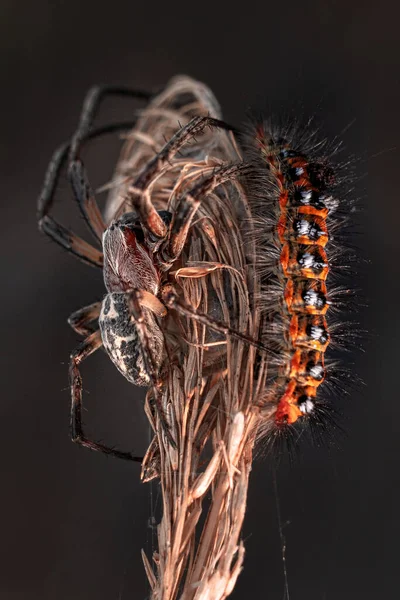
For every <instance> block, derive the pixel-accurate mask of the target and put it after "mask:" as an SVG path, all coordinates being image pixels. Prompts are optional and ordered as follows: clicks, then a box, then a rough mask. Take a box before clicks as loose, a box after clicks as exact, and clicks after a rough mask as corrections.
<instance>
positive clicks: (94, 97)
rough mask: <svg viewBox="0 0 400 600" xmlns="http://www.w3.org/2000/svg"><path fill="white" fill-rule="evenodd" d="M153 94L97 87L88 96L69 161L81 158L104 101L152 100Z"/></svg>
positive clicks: (124, 88)
mask: <svg viewBox="0 0 400 600" xmlns="http://www.w3.org/2000/svg"><path fill="white" fill-rule="evenodd" d="M152 95H153V94H151V93H150V92H145V91H143V90H134V89H132V88H128V87H121V86H115V85H95V86H93V87H92V88H90V90H89V91H88V93H87V94H86V97H85V100H84V101H83V106H82V110H81V116H80V118H79V125H78V128H77V130H76V132H75V134H74V136H73V138H72V142H71V148H70V153H69V161H70V162H73V161H74V160H75V159H76V158H78V156H79V152H80V149H81V145H82V143H83V142H84V141H85V140H86V138H87V137H88V135H89V133H90V131H91V128H92V125H93V121H94V119H95V118H96V115H97V113H98V112H99V109H100V106H101V104H102V102H103V100H104V99H105V98H107V97H109V96H127V97H128V98H139V99H142V100H150V98H151V97H152Z"/></svg>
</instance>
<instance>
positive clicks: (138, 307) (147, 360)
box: [129, 290, 176, 448]
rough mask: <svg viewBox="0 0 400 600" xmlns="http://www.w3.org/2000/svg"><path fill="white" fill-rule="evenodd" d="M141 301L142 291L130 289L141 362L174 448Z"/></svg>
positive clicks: (174, 444) (130, 302) (130, 303)
mask: <svg viewBox="0 0 400 600" xmlns="http://www.w3.org/2000/svg"><path fill="white" fill-rule="evenodd" d="M142 303H143V298H142V292H141V291H140V290H133V291H131V292H130V294H129V308H130V311H131V314H132V319H133V320H134V323H135V326H136V329H137V332H138V335H139V339H140V349H141V352H142V357H143V362H144V365H145V368H146V373H147V375H148V377H149V379H150V387H151V388H152V392H153V396H154V399H153V402H154V405H155V408H156V410H157V413H158V416H159V418H160V423H161V426H162V428H163V430H164V432H165V435H166V437H167V438H168V441H169V443H170V444H171V446H172V447H173V448H176V442H175V440H174V438H173V437H172V434H171V429H170V426H169V424H168V420H167V417H166V415H165V412H164V408H163V406H162V402H161V395H162V390H161V385H160V380H159V378H158V377H157V370H156V368H155V367H154V361H153V358H152V355H151V352H150V344H149V338H148V334H147V329H146V324H145V319H144V314H143V309H142Z"/></svg>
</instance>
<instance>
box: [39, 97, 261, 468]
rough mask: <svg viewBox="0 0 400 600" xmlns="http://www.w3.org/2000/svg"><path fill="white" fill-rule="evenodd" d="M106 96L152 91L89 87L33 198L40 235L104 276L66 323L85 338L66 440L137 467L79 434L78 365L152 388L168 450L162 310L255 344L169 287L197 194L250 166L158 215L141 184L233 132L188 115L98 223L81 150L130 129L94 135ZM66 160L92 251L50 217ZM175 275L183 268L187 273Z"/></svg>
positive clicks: (216, 173)
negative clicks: (91, 298) (101, 361)
mask: <svg viewBox="0 0 400 600" xmlns="http://www.w3.org/2000/svg"><path fill="white" fill-rule="evenodd" d="M107 96H129V97H133V98H139V99H144V100H149V99H151V95H150V94H148V93H146V92H143V91H137V90H132V89H129V88H120V87H118V88H117V87H113V86H107V87H94V88H92V89H91V90H90V91H89V93H88V94H87V96H86V99H85V102H84V104H83V108H82V113H81V117H80V122H79V125H78V129H77V131H76V133H75V135H74V136H73V137H72V140H71V142H69V143H66V144H64V145H63V146H61V147H60V148H59V149H58V150H57V151H56V152H55V153H54V155H53V157H52V159H51V161H50V164H49V166H48V169H47V173H46V176H45V181H44V185H43V189H42V192H41V194H40V197H39V201H38V221H39V228H40V230H41V231H42V232H43V233H45V234H46V235H48V236H49V237H50V238H51V239H52V240H53V241H54V242H56V243H57V244H59V245H60V246H62V247H63V248H65V249H66V250H67V251H69V252H71V253H72V254H74V255H75V256H76V257H78V258H79V259H80V260H82V261H84V262H85V263H87V264H89V265H92V266H95V267H97V268H99V269H102V270H103V276H104V283H105V287H106V291H107V293H106V295H105V297H104V299H103V300H102V301H100V302H95V303H93V304H90V305H89V306H86V307H84V308H82V309H80V310H78V311H76V312H74V313H73V314H72V315H71V316H70V317H69V319H68V322H69V324H70V326H71V327H72V328H73V329H74V330H75V331H76V332H77V333H78V334H80V335H84V336H86V337H85V339H84V341H83V342H82V343H81V344H80V345H79V346H78V347H77V348H76V349H75V350H74V351H73V352H72V354H71V357H70V365H69V378H70V387H71V413H70V434H71V438H72V440H73V441H74V442H77V443H78V444H81V445H82V446H84V447H87V448H90V449H92V450H96V451H100V452H103V453H106V454H109V455H112V456H116V457H119V458H123V459H128V460H134V461H141V460H142V459H141V458H139V457H136V456H133V455H132V454H131V453H129V452H122V451H119V450H116V449H115V448H111V447H109V446H106V445H104V444H101V443H98V442H94V441H92V440H90V439H89V438H88V437H87V436H86V435H85V433H84V431H83V427H82V415H81V411H82V378H81V375H80V372H79V365H80V363H81V362H82V361H83V360H85V359H86V358H88V357H89V356H90V355H91V354H93V353H94V352H95V351H96V350H98V349H99V348H101V347H104V349H105V351H106V352H107V354H108V356H109V357H110V359H111V360H112V362H113V363H114V365H115V366H116V367H117V369H118V370H119V371H120V372H121V373H122V374H123V375H124V377H125V378H126V379H127V380H128V381H130V382H131V383H133V384H136V385H146V386H149V387H150V388H151V389H152V394H153V403H154V405H155V408H156V410H157V412H158V415H159V418H160V422H161V425H162V427H163V429H164V431H165V434H166V436H167V438H168V440H169V442H170V444H171V445H173V446H175V445H176V444H175V441H174V440H173V438H172V435H171V433H170V429H169V426H168V422H167V420H166V417H165V415H164V411H163V408H162V404H161V386H162V376H161V373H162V367H163V364H164V362H165V359H166V351H165V343H164V336H163V331H162V325H161V321H162V319H163V317H165V315H166V314H167V312H168V309H171V310H176V311H177V312H178V313H180V314H182V315H186V316H189V317H191V318H194V319H196V320H197V321H199V322H200V323H202V324H204V325H206V326H208V327H210V328H211V329H213V330H215V331H218V332H221V333H223V334H225V335H232V336H234V337H236V338H239V339H241V340H242V341H243V340H245V341H247V342H249V343H250V344H253V345H254V344H255V345H257V346H258V347H259V345H258V344H256V343H255V342H254V341H253V340H251V338H249V337H247V336H246V335H245V334H241V333H239V332H236V331H234V330H232V329H231V328H230V327H229V326H228V325H226V324H225V323H222V322H220V321H217V320H214V319H211V318H209V317H208V316H207V315H204V314H200V313H198V312H197V311H196V310H195V309H194V308H192V307H190V306H188V305H185V304H184V303H183V302H181V301H179V300H178V295H177V293H176V291H175V289H174V288H173V286H172V285H171V283H170V282H169V280H168V271H169V270H170V268H171V266H172V265H173V264H174V263H175V262H176V261H177V260H178V259H179V257H180V255H181V253H182V250H183V247H184V245H185V242H186V240H187V238H188V234H189V230H190V227H191V224H192V222H193V218H194V216H195V214H196V211H197V209H198V207H199V205H200V203H201V199H202V197H204V196H205V195H206V194H207V193H209V192H211V191H212V190H214V189H215V188H216V187H217V186H219V185H221V184H223V183H225V182H228V181H230V180H233V179H236V178H238V177H239V176H241V175H243V174H244V173H245V172H246V171H247V170H248V165H246V164H245V163H243V162H239V163H234V164H227V165H222V166H220V167H217V168H215V169H214V170H213V172H212V173H211V175H209V176H205V177H203V178H202V179H201V180H200V181H198V182H196V183H195V184H194V185H193V186H192V187H191V188H190V189H187V190H185V191H184V192H182V193H181V196H180V197H179V198H178V202H177V208H176V210H175V212H174V214H171V213H170V212H168V211H166V210H164V211H157V210H156V208H155V206H154V205H153V203H152V200H151V194H150V190H149V187H150V185H151V183H152V182H153V181H154V178H156V177H157V176H159V175H160V173H161V172H162V171H163V169H164V168H165V167H166V166H167V165H168V164H169V161H170V160H171V159H172V158H173V157H174V156H175V155H176V153H178V152H179V150H180V149H181V148H182V147H183V146H184V145H185V144H187V143H188V142H189V141H190V140H192V139H194V137H195V136H196V135H200V134H201V133H202V132H203V131H204V130H205V128H207V127H209V128H212V129H216V128H218V129H225V130H233V128H232V127H231V126H229V125H227V124H226V123H224V122H223V121H220V120H218V119H214V118H211V117H199V116H197V117H194V118H193V119H192V120H191V121H190V122H189V123H188V124H187V125H185V126H184V127H181V128H180V129H179V130H178V131H177V133H176V134H175V135H174V136H173V137H172V138H171V139H170V140H169V141H168V142H167V143H166V144H165V146H164V147H163V148H162V149H161V151H160V152H159V153H158V154H156V155H155V156H154V158H153V159H152V160H150V161H149V162H148V163H147V164H146V165H145V166H144V168H143V169H142V171H141V172H140V173H138V174H137V175H135V176H132V179H131V182H130V185H129V188H128V192H127V194H126V197H125V198H124V199H123V200H124V201H125V202H126V203H128V206H129V207H130V209H131V210H130V211H129V212H125V213H124V214H122V215H121V216H118V215H116V216H115V218H114V220H113V221H112V222H111V223H110V224H106V223H105V222H104V220H103V217H102V214H101V212H100V209H99V207H98V205H97V202H96V200H95V196H94V193H93V191H92V189H91V186H90V184H89V181H88V177H87V174H86V170H85V166H84V163H83V161H82V159H81V158H80V153H81V150H82V147H83V146H84V144H85V142H86V141H88V140H90V139H94V138H96V137H99V136H102V135H105V134H107V133H112V132H116V131H127V130H130V129H132V127H133V126H134V125H135V122H127V123H116V124H112V125H107V126H104V127H101V128H98V129H92V125H93V121H94V118H95V115H96V113H97V112H98V110H99V107H100V104H101V102H102V100H103V99H104V98H105V97H107ZM65 163H68V177H69V181H70V184H71V188H72V192H73V196H74V198H75V200H76V201H77V203H78V206H79V209H80V211H81V213H82V215H83V218H84V220H85V223H86V225H87V226H88V228H89V230H90V231H91V233H92V234H93V236H94V238H95V240H96V246H94V245H92V244H89V243H88V242H86V241H84V240H83V239H81V238H80V237H78V236H77V235H76V234H74V233H73V232H72V231H70V230H68V229H66V228H65V227H64V226H63V225H61V224H60V223H58V222H57V221H56V220H54V218H53V217H52V216H51V214H50V213H51V208H52V204H53V201H54V196H55V191H56V186H57V182H58V179H59V177H60V173H61V170H62V168H63V167H64V165H65ZM100 246H101V247H102V249H100V248H99V247H100ZM180 270H181V272H182V271H184V270H185V267H183V269H180ZM194 271H196V269H193V267H191V268H190V274H191V275H193V274H194ZM188 272H189V269H188ZM207 272H208V271H207V269H206V268H204V267H198V269H197V272H196V273H195V274H196V276H203V275H205V274H206V273H207Z"/></svg>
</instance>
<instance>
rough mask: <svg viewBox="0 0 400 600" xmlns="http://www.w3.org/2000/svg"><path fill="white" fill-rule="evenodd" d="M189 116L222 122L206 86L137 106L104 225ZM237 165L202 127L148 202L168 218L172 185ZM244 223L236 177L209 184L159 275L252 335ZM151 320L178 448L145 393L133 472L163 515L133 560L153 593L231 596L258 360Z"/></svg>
mask: <svg viewBox="0 0 400 600" xmlns="http://www.w3.org/2000/svg"><path fill="white" fill-rule="evenodd" d="M195 115H210V116H212V117H216V118H221V114H220V110H219V106H218V104H217V102H216V100H215V98H214V97H213V95H212V93H211V92H210V91H209V89H208V88H207V87H206V86H204V85H203V84H201V83H198V82H196V81H194V80H192V79H190V78H188V77H177V78H174V79H173V80H172V81H171V82H170V83H169V85H168V86H167V87H166V89H165V91H163V92H162V93H161V94H159V95H158V96H156V97H155V98H154V99H153V100H152V101H151V102H150V104H149V106H148V107H147V108H146V109H145V110H143V111H142V112H141V114H140V117H139V120H138V123H137V126H136V127H135V129H134V130H133V131H132V132H130V133H129V134H128V135H127V139H126V142H125V145H124V148H123V150H122V154H121V158H120V161H119V163H118V165H117V170H116V174H115V178H114V180H113V182H112V184H111V190H110V196H109V201H108V206H107V211H106V218H107V219H108V221H110V220H112V218H113V216H114V215H115V214H118V213H121V212H123V211H124V210H131V208H129V206H126V207H125V206H124V205H122V208H121V198H124V196H125V192H126V187H127V185H128V184H129V181H130V180H131V178H132V176H133V175H135V174H137V173H138V172H139V171H140V169H141V168H143V166H144V165H145V164H146V162H147V161H148V160H149V159H151V158H152V157H153V156H154V153H155V152H157V151H159V150H160V149H161V148H162V146H163V145H164V143H165V141H166V140H168V139H170V137H171V136H172V135H173V134H174V133H175V132H176V131H177V129H179V126H180V125H184V124H186V123H187V122H188V121H189V120H190V118H191V117H193V116H195ZM240 160H241V156H240V153H239V152H238V149H237V147H236V144H235V140H234V137H233V135H232V134H230V133H228V132H226V131H220V130H212V131H211V130H207V132H206V133H205V134H204V135H202V136H201V137H200V138H199V139H198V140H196V141H193V142H191V143H190V144H189V145H188V146H185V147H184V148H183V149H182V151H181V152H180V153H179V155H178V156H176V157H175V158H174V159H173V160H172V161H171V162H170V164H169V165H168V167H167V168H166V169H165V170H164V171H163V172H162V173H161V175H160V176H159V177H158V178H156V180H155V181H154V182H153V184H152V186H151V199H152V202H153V204H154V205H155V206H156V208H157V209H158V210H161V209H167V210H169V211H171V212H172V213H173V212H174V207H175V203H176V198H177V196H178V194H179V192H182V191H183V190H185V189H188V187H190V186H191V185H192V184H193V182H195V181H198V180H199V178H203V177H204V176H205V175H207V174H210V173H211V172H212V171H213V169H214V168H215V167H216V166H218V165H221V164H226V163H232V162H238V161H240ZM251 223H252V221H251V213H250V209H249V205H248V202H247V198H246V194H245V191H244V190H243V188H242V186H241V185H240V183H239V182H237V181H235V182H231V183H227V184H224V185H220V186H218V187H217V188H215V189H214V190H213V191H212V192H211V193H210V194H208V195H207V196H205V197H204V198H203V199H202V202H201V204H200V207H199V209H198V212H197V213H196V217H195V220H194V223H193V226H192V228H191V230H190V233H189V238H188V241H187V244H186V246H185V248H184V252H183V255H182V257H181V259H180V260H179V262H178V263H177V265H176V266H175V265H173V267H172V269H171V271H170V272H169V273H167V274H165V278H166V280H167V281H169V282H170V283H171V284H172V285H173V286H174V289H175V290H176V291H177V293H178V297H179V299H180V300H181V301H184V302H185V303H186V304H187V305H189V306H191V307H193V308H195V309H197V310H198V311H200V312H201V313H204V314H207V315H208V316H209V317H210V318H214V319H217V320H219V321H223V322H225V323H227V324H229V326H230V327H231V328H232V329H234V330H236V331H238V332H242V333H244V334H246V335H247V336H249V337H251V338H253V339H254V340H257V339H258V337H259V332H260V315H259V311H258V309H257V305H256V303H255V299H256V298H257V297H258V292H259V290H258V286H259V283H258V280H257V276H256V271H255V269H254V264H253V257H254V254H255V253H254V248H252V235H251ZM189 266H193V267H199V266H203V267H204V271H205V272H204V274H203V276H201V277H197V276H193V277H192V276H190V272H188V271H186V274H188V273H189V276H187V277H181V276H180V271H179V269H180V268H183V267H186V268H187V267H189ZM181 273H182V271H181ZM183 273H185V272H183ZM194 273H195V271H194ZM160 325H161V326H162V328H163V331H164V334H165V344H166V360H165V365H164V367H163V369H162V372H161V375H160V377H161V378H162V384H163V390H164V391H163V407H164V411H165V414H166V416H167V419H168V422H169V425H170V429H171V434H172V436H173V438H174V440H175V441H176V444H177V448H176V449H175V448H173V447H172V446H171V444H170V443H169V441H168V439H167V438H166V435H165V431H164V429H163V427H162V425H161V423H160V419H159V417H158V414H157V413H156V412H155V411H154V410H153V408H152V407H151V406H150V403H149V398H148V400H147V403H146V413H147V415H148V418H149V421H150V424H151V427H152V429H153V431H154V438H153V441H152V443H151V444H150V447H149V449H148V451H147V454H146V456H145V458H144V461H143V465H142V479H143V481H149V480H151V479H155V478H158V479H159V482H160V486H161V492H162V518H161V522H160V524H159V525H158V527H157V538H158V548H157V550H155V551H154V552H153V556H146V555H145V553H144V552H143V562H144V566H145V570H146V574H147V577H148V580H149V584H150V587H151V598H153V599H154V600H155V599H157V600H172V599H175V598H180V599H181V600H200V599H201V600H205V599H207V600H219V599H223V598H226V597H227V596H229V594H230V593H231V592H232V590H233V588H234V586H235V583H236V580H237V577H238V575H239V573H240V571H241V569H242V565H243V558H244V545H243V542H242V540H241V529H242V525H243V519H244V516H245V509H246V497H247V490H248V484H249V474H250V471H251V465H252V454H253V446H254V443H255V439H256V435H257V430H258V428H259V425H260V423H261V421H262V423H263V427H265V426H266V423H268V420H272V418H273V411H274V410H275V409H274V408H271V410H270V411H268V409H267V410H266V408H265V407H263V409H262V415H261V409H260V406H261V400H260V399H261V398H262V396H263V390H264V388H265V377H266V360H267V357H266V356H265V355H264V354H263V353H262V352H259V350H257V348H256V347H255V346H253V345H251V344H249V343H246V342H245V341H242V340H238V339H235V338H233V337H232V336H229V335H228V336H225V335H222V334H220V333H216V332H215V331H213V330H212V329H210V328H209V327H208V326H205V325H203V324H201V323H199V322H198V321H196V320H194V319H193V318H192V317H186V316H184V317H183V316H181V315H179V314H178V313H177V312H176V311H174V310H170V311H169V316H168V317H167V318H166V319H164V320H161V319H160ZM200 528H201V531H200Z"/></svg>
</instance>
